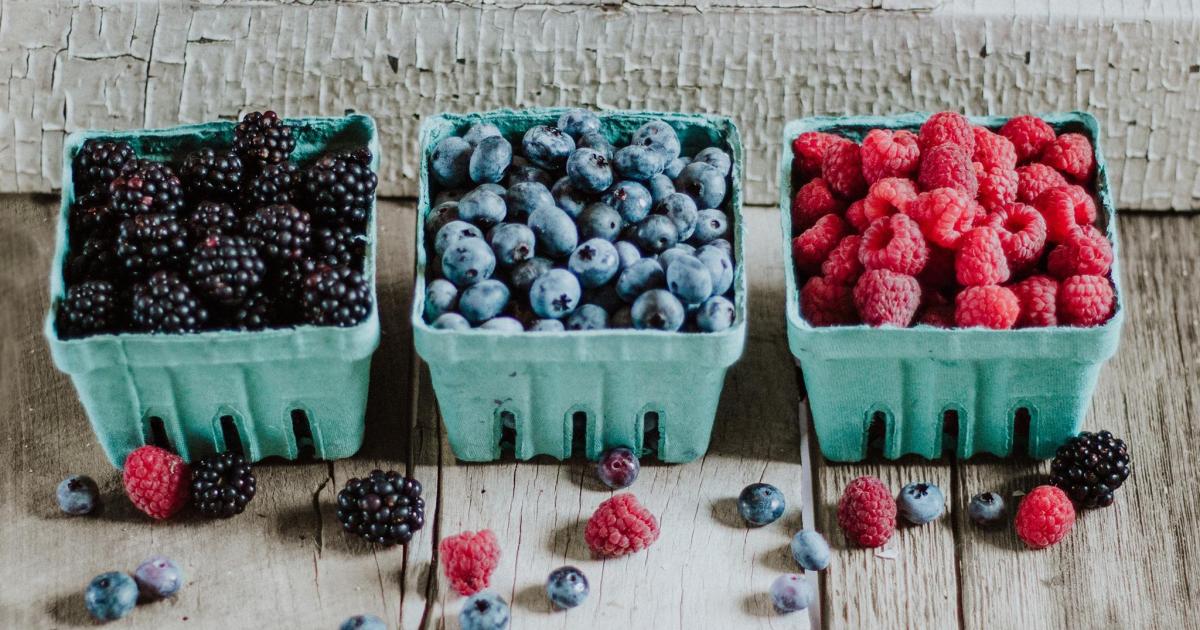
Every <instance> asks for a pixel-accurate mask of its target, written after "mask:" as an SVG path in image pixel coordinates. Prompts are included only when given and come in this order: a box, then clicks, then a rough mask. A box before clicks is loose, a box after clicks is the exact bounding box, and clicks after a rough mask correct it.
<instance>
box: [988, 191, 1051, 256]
mask: <svg viewBox="0 0 1200 630" xmlns="http://www.w3.org/2000/svg"><path fill="white" fill-rule="evenodd" d="M986 225H987V226H988V227H990V228H992V229H993V230H995V231H996V235H997V236H999V237H1000V246H1001V247H1002V248H1004V256H1005V257H1006V258H1008V266H1009V268H1010V269H1011V270H1013V271H1019V270H1022V269H1026V268H1028V267H1030V266H1031V265H1033V264H1034V263H1036V262H1037V261H1038V259H1039V258H1041V257H1042V251H1043V250H1045V248H1046V220H1045V219H1044V218H1042V213H1040V212H1038V211H1037V210H1036V209H1035V208H1034V207H1033V206H1029V205H1026V204H1023V203H1009V204H1005V205H1003V206H1000V207H999V208H997V209H996V211H995V212H993V213H991V214H990V215H988V217H987V223H986Z"/></svg>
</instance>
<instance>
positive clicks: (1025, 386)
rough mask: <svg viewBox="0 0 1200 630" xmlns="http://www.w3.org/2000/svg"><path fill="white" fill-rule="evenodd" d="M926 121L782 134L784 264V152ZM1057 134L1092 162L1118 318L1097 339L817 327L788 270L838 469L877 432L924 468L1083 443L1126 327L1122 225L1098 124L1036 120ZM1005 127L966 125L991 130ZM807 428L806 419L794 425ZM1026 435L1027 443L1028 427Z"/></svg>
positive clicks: (815, 402) (794, 315)
mask: <svg viewBox="0 0 1200 630" xmlns="http://www.w3.org/2000/svg"><path fill="white" fill-rule="evenodd" d="M928 116H929V115H928V114H919V113H912V114H903V115H898V116H887V117H876V116H850V117H829V118H805V119H801V120H793V121H790V122H788V123H787V125H786V126H785V127H784V132H783V142H784V146H783V153H782V155H781V157H780V162H779V178H780V182H781V183H782V185H781V189H782V190H781V196H780V201H779V204H780V206H779V207H780V216H781V223H782V226H783V239H784V242H783V246H784V251H785V252H786V255H785V260H789V261H790V260H791V233H792V220H791V212H790V207H791V199H792V177H791V148H790V147H791V142H792V140H793V139H794V138H796V136H798V135H800V134H801V133H804V132H807V131H825V132H829V133H835V134H838V135H843V136H847V137H850V138H852V139H854V140H861V139H862V137H863V136H865V135H866V133H867V131H869V130H870V129H874V128H885V129H908V130H911V131H914V132H915V131H917V129H918V128H919V127H920V125H921V123H922V122H924V121H925V119H926V118H928ZM1042 118H1043V119H1045V120H1046V121H1047V122H1048V123H1050V126H1052V127H1054V129H1055V130H1056V131H1075V132H1079V133H1083V134H1084V135H1086V136H1088V137H1089V139H1090V140H1091V142H1092V146H1093V147H1094V148H1095V151H1096V163H1097V169H1096V179H1095V182H1094V183H1095V189H1096V191H1097V193H1098V195H1099V198H1100V205H1101V206H1102V207H1103V215H1102V216H1103V221H1104V225H1103V226H1102V227H1103V228H1104V229H1105V230H1106V231H1107V234H1108V238H1109V239H1110V240H1111V242H1112V244H1113V254H1114V260H1113V265H1112V280H1113V284H1114V286H1115V288H1116V297H1117V304H1116V312H1115V313H1114V315H1113V317H1112V318H1111V319H1110V320H1109V321H1108V322H1106V323H1105V324H1103V325H1101V326H1096V327H1093V328H1071V327H1053V328H1028V329H1019V330H985V329H980V328H972V329H961V330H956V329H949V330H946V329H938V328H933V327H930V326H917V327H915V328H904V329H897V328H871V327H869V326H865V325H859V326H835V327H814V326H812V325H810V324H809V323H808V322H807V321H806V320H805V319H804V318H803V317H802V316H801V314H800V296H799V291H798V287H797V284H796V272H795V268H794V265H792V264H790V263H789V264H788V265H787V269H786V282H787V326H788V342H789V345H790V346H791V350H792V354H793V355H795V357H796V359H797V360H798V362H799V364H800V368H801V371H802V373H803V375H804V383H805V386H806V389H807V391H808V398H809V407H810V409H811V411H812V417H813V424H814V426H815V428H816V433H817V438H818V441H819V442H820V445H821V452H822V453H823V454H824V455H825V457H826V458H827V459H830V460H833V461H847V462H852V461H860V460H862V459H864V458H865V457H866V454H867V450H868V440H869V437H868V436H869V435H870V434H872V433H873V432H874V431H878V430H879V427H876V428H875V429H874V431H873V429H872V427H873V425H878V424H880V423H882V436H881V437H882V441H883V449H882V451H883V455H884V457H887V458H889V459H895V458H898V457H900V456H902V455H906V454H910V453H911V454H917V455H921V456H924V457H926V458H929V459H934V458H937V457H939V456H940V455H941V454H942V453H943V449H944V448H945V449H946V450H953V452H955V453H956V454H957V456H959V457H963V458H966V457H971V456H972V455H975V454H977V453H985V452H986V453H992V454H994V455H998V456H1001V457H1005V456H1009V455H1020V454H1021V453H1020V452H1017V451H1019V450H1022V449H1021V440H1023V439H1027V440H1028V443H1027V446H1026V447H1025V448H1024V450H1026V452H1027V454H1028V455H1029V456H1032V457H1035V458H1040V459H1044V458H1048V457H1051V456H1053V455H1054V452H1055V450H1056V449H1057V448H1058V446H1059V445H1060V444H1062V443H1063V442H1064V441H1065V440H1066V439H1067V438H1068V437H1070V436H1072V435H1075V434H1076V433H1078V431H1079V429H1080V425H1081V424H1082V422H1083V419H1084V416H1085V415H1086V413H1087V408H1088V404H1089V401H1090V400H1091V397H1092V392H1093V390H1094V389H1095V386H1096V378H1097V376H1098V375H1099V373H1100V368H1101V366H1102V365H1103V364H1104V362H1105V361H1106V360H1107V359H1108V358H1109V357H1111V356H1112V355H1113V353H1115V352H1116V349H1117V345H1118V342H1119V340H1120V335H1121V325H1122V323H1123V322H1124V319H1125V312H1124V303H1125V297H1124V294H1123V292H1122V288H1121V269H1120V263H1119V255H1118V247H1117V246H1118V241H1117V222H1116V214H1115V212H1114V207H1113V200H1112V191H1111V190H1110V188H1109V183H1108V169H1107V167H1106V165H1105V161H1104V154H1103V152H1102V151H1101V150H1100V133H1099V127H1098V125H1097V123H1096V119H1095V118H1093V117H1092V116H1091V115H1090V114H1087V113H1084V112H1070V113H1058V114H1048V115H1044V116H1042ZM1006 120H1007V118H999V117H982V118H971V122H972V123H973V124H978V125H983V126H985V127H989V128H991V129H997V128H999V126H1000V125H1002V124H1004V122H1005V121H1006ZM801 421H802V422H803V421H805V420H804V419H802V420H801ZM1026 422H1027V423H1028V425H1027V426H1028V428H1027V430H1028V433H1027V435H1026V433H1025V426H1023V425H1024V424H1025V423H1026Z"/></svg>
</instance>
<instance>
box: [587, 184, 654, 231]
mask: <svg viewBox="0 0 1200 630" xmlns="http://www.w3.org/2000/svg"><path fill="white" fill-rule="evenodd" d="M600 199H601V201H603V202H604V203H606V204H608V205H610V206H612V207H613V209H614V210H616V211H617V212H618V213H619V214H620V215H621V218H622V219H624V220H625V221H626V222H627V223H637V222H638V221H641V220H642V219H645V218H646V215H648V214H650V206H651V205H652V204H653V199H652V198H651V196H650V191H649V190H646V187H645V186H643V185H641V184H639V183H637V182H631V181H621V182H617V184H616V185H615V186H613V187H612V188H610V189H608V191H607V192H605V193H604V196H603V197H601V198H600Z"/></svg>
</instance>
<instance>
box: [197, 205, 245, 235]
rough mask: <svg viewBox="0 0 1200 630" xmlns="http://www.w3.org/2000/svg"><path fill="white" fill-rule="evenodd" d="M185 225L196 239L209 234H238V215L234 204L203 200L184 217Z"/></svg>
mask: <svg viewBox="0 0 1200 630" xmlns="http://www.w3.org/2000/svg"><path fill="white" fill-rule="evenodd" d="M183 221H184V225H185V226H186V227H187V229H188V233H189V234H191V235H192V238H194V239H198V240H199V239H204V238H206V237H207V236H208V235H209V234H236V233H237V232H238V215H237V210H234V209H233V206H231V205H229V204H227V203H222V202H219V201H201V202H200V203H198V204H196V207H195V208H193V209H192V211H191V212H189V213H188V214H187V217H185V218H184V220H183Z"/></svg>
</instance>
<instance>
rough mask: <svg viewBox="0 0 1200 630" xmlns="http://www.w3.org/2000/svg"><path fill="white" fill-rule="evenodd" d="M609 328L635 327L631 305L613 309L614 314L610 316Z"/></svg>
mask: <svg viewBox="0 0 1200 630" xmlns="http://www.w3.org/2000/svg"><path fill="white" fill-rule="evenodd" d="M608 327H609V328H633V309H631V308H629V305H628V304H627V305H625V306H622V307H621V308H619V309H617V310H615V311H613V314H612V315H611V316H610V317H609V318H608Z"/></svg>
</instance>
